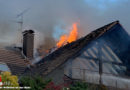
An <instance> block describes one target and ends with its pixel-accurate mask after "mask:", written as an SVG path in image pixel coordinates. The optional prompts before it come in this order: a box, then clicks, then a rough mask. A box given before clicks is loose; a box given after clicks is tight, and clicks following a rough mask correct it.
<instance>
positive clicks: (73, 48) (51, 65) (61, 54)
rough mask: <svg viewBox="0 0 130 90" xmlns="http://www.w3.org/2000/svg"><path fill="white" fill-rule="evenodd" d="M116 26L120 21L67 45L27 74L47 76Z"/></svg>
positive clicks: (44, 59)
mask: <svg viewBox="0 0 130 90" xmlns="http://www.w3.org/2000/svg"><path fill="white" fill-rule="evenodd" d="M116 24H120V23H119V21H115V22H112V23H110V24H108V25H105V26H103V27H101V28H99V29H96V30H94V31H92V32H91V33H89V34H88V35H87V36H85V37H82V38H80V39H78V40H77V41H74V42H72V43H70V44H67V45H65V46H63V47H61V48H59V49H57V50H56V51H55V52H53V53H51V54H50V55H48V56H47V57H45V58H43V59H42V60H41V61H40V62H38V63H37V64H36V65H35V66H34V67H31V68H30V70H29V72H27V73H33V74H34V73H39V74H40V75H43V76H45V75H47V74H49V73H50V72H52V71H53V70H55V69H56V68H57V67H59V66H60V65H62V64H64V63H65V62H66V61H67V60H68V59H69V58H71V57H73V56H74V55H76V54H77V53H78V52H79V51H80V50H81V49H82V48H83V47H85V46H86V45H87V44H88V43H89V42H91V41H93V40H95V39H97V38H99V37H100V36H102V35H103V34H105V33H106V32H107V31H108V30H110V29H111V28H112V27H114V26H115V25H116Z"/></svg>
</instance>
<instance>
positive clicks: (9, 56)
mask: <svg viewBox="0 0 130 90" xmlns="http://www.w3.org/2000/svg"><path fill="white" fill-rule="evenodd" d="M27 65H28V62H27V60H26V59H24V58H23V56H22V54H21V52H20V51H19V50H16V49H14V48H10V47H5V46H2V47H0V67H1V68H0V70H1V69H2V70H5V71H11V73H12V74H14V75H21V74H22V73H24V71H25V69H26V67H27ZM7 69H8V70H7Z"/></svg>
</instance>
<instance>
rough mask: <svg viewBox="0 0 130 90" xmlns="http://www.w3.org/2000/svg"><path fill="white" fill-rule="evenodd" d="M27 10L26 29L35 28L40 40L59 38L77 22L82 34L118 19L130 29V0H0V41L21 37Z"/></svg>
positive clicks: (128, 30) (9, 40)
mask: <svg viewBox="0 0 130 90" xmlns="http://www.w3.org/2000/svg"><path fill="white" fill-rule="evenodd" d="M24 10H27V12H25V13H24V25H23V29H33V30H35V31H36V33H37V35H38V36H37V37H38V39H37V41H38V42H41V41H42V40H45V39H49V40H52V39H54V40H58V38H59V37H60V35H61V34H63V33H67V32H69V30H70V27H71V25H72V23H74V22H78V23H79V26H78V28H79V34H80V36H84V35H87V34H88V33H89V32H91V31H92V30H95V29H97V28H99V27H101V26H103V25H105V24H108V23H110V22H112V21H115V20H119V21H120V23H121V24H122V25H123V26H124V28H125V29H126V31H127V32H128V33H130V25H129V24H130V0H0V41H7V42H12V41H15V40H16V39H18V38H17V37H18V36H19V34H18V30H20V25H19V24H18V23H16V22H15V21H19V20H20V18H19V17H17V15H19V14H20V13H21V12H23V11H24ZM52 41H53V40H52ZM43 42H44V41H43Z"/></svg>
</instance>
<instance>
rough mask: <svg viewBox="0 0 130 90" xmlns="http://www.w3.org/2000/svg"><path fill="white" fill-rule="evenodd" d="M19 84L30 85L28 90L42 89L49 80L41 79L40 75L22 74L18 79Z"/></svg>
mask: <svg viewBox="0 0 130 90" xmlns="http://www.w3.org/2000/svg"><path fill="white" fill-rule="evenodd" d="M19 82H20V86H23V87H25V86H27V87H31V89H30V90H43V89H44V88H45V87H46V85H47V84H48V83H49V82H51V80H43V78H42V77H40V76H34V77H29V76H24V77H22V78H21V79H20V81H19Z"/></svg>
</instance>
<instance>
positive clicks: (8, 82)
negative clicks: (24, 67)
mask: <svg viewBox="0 0 130 90" xmlns="http://www.w3.org/2000/svg"><path fill="white" fill-rule="evenodd" d="M1 77H2V83H3V85H2V87H19V83H18V78H17V76H15V75H11V73H10V72H2V73H1ZM3 90H5V89H3ZM6 90H7V89H6ZM14 90H19V89H14Z"/></svg>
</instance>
